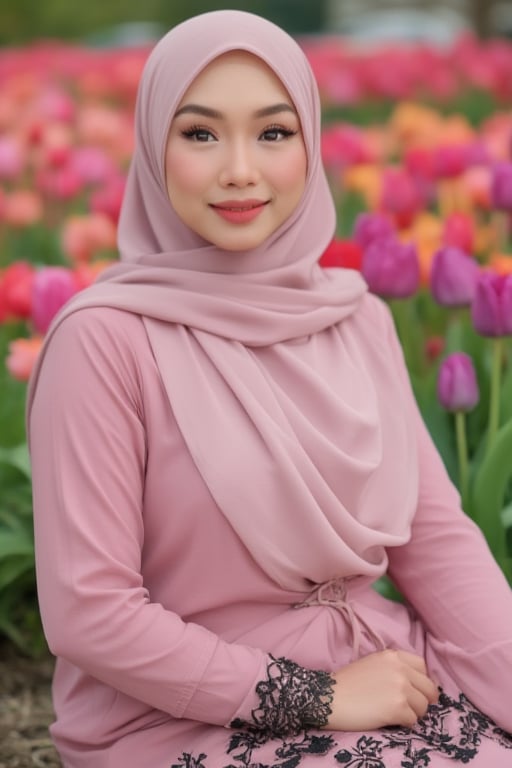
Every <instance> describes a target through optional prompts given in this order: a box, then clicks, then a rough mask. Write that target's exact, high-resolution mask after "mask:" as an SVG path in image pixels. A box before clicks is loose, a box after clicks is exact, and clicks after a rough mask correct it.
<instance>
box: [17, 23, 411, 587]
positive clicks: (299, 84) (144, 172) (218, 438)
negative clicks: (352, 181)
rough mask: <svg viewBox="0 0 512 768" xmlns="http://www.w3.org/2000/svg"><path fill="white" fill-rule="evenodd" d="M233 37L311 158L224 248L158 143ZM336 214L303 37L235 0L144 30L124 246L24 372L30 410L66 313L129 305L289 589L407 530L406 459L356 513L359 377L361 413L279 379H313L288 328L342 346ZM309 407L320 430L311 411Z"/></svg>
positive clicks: (370, 462)
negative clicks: (293, 184)
mask: <svg viewBox="0 0 512 768" xmlns="http://www.w3.org/2000/svg"><path fill="white" fill-rule="evenodd" d="M239 49H241V50H245V51H248V52H251V53H253V54H255V55H256V56H258V57H260V58H261V59H262V60H263V61H265V62H266V63H267V64H268V65H269V66H270V67H271V69H272V70H273V71H274V72H275V73H276V74H277V76H278V77H279V78H280V79H281V81H282V82H283V84H284V86H285V87H286V88H287V90H288V92H289V94H290V97H291V98H292V100H293V102H294V104H295V106H296V108H297V110H298V114H299V117H300V120H301V125H302V129H303V135H304V141H305V145H306V150H307V156H308V176H307V183H306V189H305V192H304V194H303V197H302V200H301V201H300V203H299V205H298V207H297V209H296V210H295V212H294V213H293V214H292V215H291V216H290V218H289V219H288V220H287V221H286V222H284V223H283V224H282V225H281V227H280V228H279V229H278V230H277V231H276V232H274V233H273V235H272V236H271V237H270V238H269V239H268V240H267V241H266V242H264V243H263V244H262V245H261V246H259V247H257V248H255V249H254V250H251V251H247V252H240V253H233V252H224V251H222V250H220V249H219V248H217V247H216V246H213V245H211V244H210V243H208V242H206V241H204V240H202V239H201V238H200V237H199V236H198V235H196V234H195V233H194V232H192V231H191V230H189V229H188V228H187V227H186V225H185V224H184V223H183V222H182V221H181V220H180V219H179V218H178V217H177V215H176V214H175V213H174V211H173V209H172V208H171V205H170V202H169V200H168V197H167V192H166V185H165V179H164V151H165V144H166V137H167V133H168V129H169V125H170V122H171V120H172V117H173V114H174V111H175V110H176V107H177V105H178V103H179V102H180V100H181V98H182V96H183V94H184V92H185V90H186V89H187V88H188V86H189V85H190V83H191V82H192V81H193V80H194V78H195V77H196V75H197V74H198V73H199V72H200V71H201V70H202V69H203V68H204V67H205V66H206V65H207V64H208V63H209V62H210V61H212V60H213V59H215V58H216V57H217V56H219V55H220V54H222V53H225V52H227V51H230V50H239ZM334 227H335V210H334V205H333V201H332V197H331V194H330V191H329V188H328V185H327V181H326V177H325V174H324V170H323V167H322V164H321V156H320V106H319V96H318V91H317V87H316V83H315V81H314V77H313V75H312V72H311V70H310V67H309V65H308V63H307V60H306V58H305V56H304V54H303V52H302V51H301V49H300V48H299V46H298V45H297V44H296V43H295V42H294V41H293V40H292V39H291V38H290V37H289V36H288V35H287V34H286V33H285V32H283V31H282V30H281V29H280V28H279V27H277V26H275V25H274V24H272V23H270V22H268V21H266V20H264V19H262V18H260V17H258V16H255V15H253V14H250V13H245V12H242V11H215V12H212V13H206V14H203V15H201V16H197V17H195V18H192V19H190V20H189V21H186V22H184V23H183V24H180V25H179V26H177V27H175V28H174V29H173V30H171V31H170V32H169V33H168V34H167V35H166V36H165V37H164V38H163V39H162V40H161V41H160V42H159V43H158V44H157V45H156V47H155V48H154V50H153V52H152V53H151V55H150V57H149V59H148V61H147V63H146V66H145V70H144V72H143V76H142V80H141V84H140V88H139V94H138V101H137V107H136V150H135V153H134V157H133V160H132V164H131V168H130V172H129V176H128V181H127V189H126V194H125V198H124V203H123V208H122V212H121V218H120V225H119V250H120V255H121V261H120V263H119V264H116V265H115V266H114V267H112V268H111V269H109V270H107V271H106V272H105V273H103V274H102V275H101V277H100V279H99V280H98V282H97V283H96V284H95V285H93V286H91V288H90V289H87V290H86V291H83V292H81V293H80V294H79V295H78V296H76V297H75V298H74V299H73V300H72V301H71V302H70V303H69V304H68V305H67V306H66V307H65V308H64V310H63V311H62V312H61V313H60V315H59V316H58V317H57V318H56V319H55V321H54V323H53V325H52V327H51V329H50V331H49V333H48V335H47V339H46V342H45V347H44V348H43V354H42V355H41V356H40V359H39V362H38V366H37V368H36V370H35V371H34V374H33V376H32V379H31V383H30V389H29V405H28V407H29V412H30V407H31V403H32V401H33V397H34V393H35V390H36V387H37V381H38V377H39V372H40V370H41V364H42V361H43V359H44V350H45V349H46V348H47V346H48V344H49V343H50V341H51V337H52V335H53V333H54V332H55V330H56V328H57V327H58V326H59V324H60V323H62V322H63V321H64V320H65V318H66V317H67V316H69V315H70V314H71V313H73V312H77V311H79V310H83V309H86V308H87V307H93V306H110V307H115V308H119V309H123V310H127V311H130V312H133V313H137V314H139V315H141V316H142V318H143V322H144V324H145V327H146V330H147V335H148V338H149V342H150V344H151V347H152V350H153V354H154V357H155V359H156V361H157V364H158V367H159V370H160V374H161V377H162V381H163V383H164V386H165V388H166V391H167V394H168V397H169V402H170V407H171V408H172V409H173V413H174V415H175V417H176V420H177V423H178V426H179V428H180V431H181V433H182V435H183V437H184V439H185V442H186V444H187V446H188V449H189V451H190V453H191V455H192V457H193V459H194V461H195V463H196V465H197V468H198V470H199V472H200V473H201V475H202V477H203V479H204V481H205V482H206V484H207V486H208V488H209V490H210V492H211V494H212V496H213V497H214V499H215V500H216V502H217V504H218V506H219V508H220V509H221V511H222V513H223V514H224V515H225V517H226V518H227V519H228V520H229V522H230V524H231V525H232V527H233V528H234V529H235V531H236V532H237V533H238V535H239V536H240V538H241V539H242V541H243V542H244V544H245V546H246V547H247V549H248V550H249V552H250V553H251V554H252V556H253V557H254V559H255V560H256V561H257V562H258V563H259V564H260V565H261V567H262V568H263V569H264V570H265V571H266V572H267V574H268V575H269V576H270V577H271V578H273V579H275V580H276V581H277V582H278V583H279V584H281V585H282V586H284V587H286V588H288V589H294V590H309V589H310V588H311V584H312V583H313V584H319V583H322V582H325V581H328V580H329V579H332V578H334V577H339V576H347V575H354V574H366V575H369V576H375V577H376V576H378V575H380V573H382V571H383V569H384V567H385V561H386V556H385V550H384V547H385V546H387V545H392V544H397V543H400V542H402V541H404V540H405V538H406V536H407V529H408V523H409V520H410V517H411V505H410V504H409V503H404V495H406V494H404V490H403V488H400V479H401V478H402V477H403V473H404V471H407V469H406V467H405V464H404V466H403V467H401V468H400V469H399V474H400V477H398V476H397V477H396V478H391V482H394V481H395V480H396V482H397V490H396V491H395V495H396V498H395V497H393V498H390V501H389V509H390V510H391V516H388V518H387V519H385V520H384V521H382V520H380V521H379V523H378V525H377V526H372V525H370V524H369V521H370V520H372V516H373V515H374V512H373V511H371V510H373V509H374V508H375V505H376V504H377V505H380V503H381V498H382V491H383V485H382V483H385V484H386V486H389V482H388V481H386V477H385V474H386V472H387V471H389V467H390V465H386V466H380V463H381V462H380V459H379V456H380V451H381V442H382V440H381V427H380V424H379V418H380V416H379V413H378V412H377V408H376V405H375V403H374V402H373V401H372V398H373V400H375V396H374V395H372V394H371V392H373V389H372V387H373V385H372V384H371V382H368V381H366V379H365V380H364V381H363V382H362V383H361V385H359V384H357V385H356V388H357V389H358V391H360V392H361V393H362V394H361V395H360V396H359V395H358V397H362V398H363V401H362V402H361V403H360V412H359V413H357V412H356V410H357V409H354V407H353V404H352V403H347V402H345V400H344V395H343V391H342V387H341V386H340V391H339V392H335V391H333V390H332V389H329V390H327V388H326V389H325V391H323V390H322V393H321V398H322V402H321V403H320V402H319V403H318V407H316V406H315V407H314V408H312V409H311V411H308V412H307V413H310V416H308V415H307V413H306V411H305V409H301V408H300V407H298V403H297V402H294V401H293V399H291V398H289V397H288V396H287V391H286V390H287V386H286V382H287V381H289V382H290V385H292V384H293V391H295V392H298V393H301V394H302V395H304V397H307V396H308V393H310V392H311V391H312V387H313V384H312V381H311V373H310V372H308V371H306V370H305V369H304V370H303V369H302V368H301V366H300V365H299V367H297V365H296V364H295V363H292V362H291V357H290V351H289V345H288V344H286V342H290V341H291V342H293V341H298V340H301V339H304V338H307V337H312V336H313V335H315V334H320V336H322V333H323V332H326V333H328V334H330V336H329V338H330V339H331V341H330V342H329V343H330V344H333V343H334V347H333V348H329V352H328V353H327V352H326V351H325V350H324V351H323V352H322V355H323V358H324V360H323V361H322V362H323V363H325V364H326V365H328V364H329V362H330V361H329V359H328V358H329V356H330V355H332V354H333V352H334V356H336V354H337V352H336V349H338V348H339V354H340V358H339V359H340V360H341V359H342V354H343V353H344V352H343V342H342V340H341V339H340V338H339V334H338V332H337V330H336V329H337V327H338V325H339V324H340V323H341V322H342V321H344V320H345V319H347V318H350V317H351V316H352V315H353V313H354V312H355V310H356V309H357V308H358V306H359V304H360V301H361V299H362V297H363V295H364V294H365V292H366V286H365V284H364V281H363V280H362V278H361V277H360V275H359V274H358V273H356V272H353V271H350V270H334V269H333V270H329V271H328V272H327V271H324V270H322V269H321V268H320V267H319V266H318V259H319V257H320V255H321V254H322V252H323V251H324V249H325V248H326V246H327V244H328V243H329V242H330V240H331V239H332V236H333V232H334ZM333 333H334V337H333V336H332V334H333ZM332 338H334V339H335V341H334V342H333V341H332ZM336 345H338V346H336ZM321 349H324V347H323V346H321ZM356 357H357V354H356ZM265 361H267V363H268V365H267V363H266V362H265ZM338 364H339V363H338ZM350 365H354V364H353V363H350ZM347 375H349V372H348V370H347ZM355 375H357V366H356V367H355V368H354V376H355ZM363 379H364V377H363ZM283 382H284V385H283ZM340 385H341V377H340ZM314 386H315V387H316V388H317V389H318V387H319V386H320V387H321V385H320V384H318V383H317V382H315V385H314ZM351 386H352V388H353V385H351ZM370 390H371V391H370ZM367 391H368V393H370V394H368V398H367V400H368V402H367V403H366V401H365V400H364V398H365V397H366V394H365V393H366V392H367ZM317 395H319V393H318V392H317ZM398 407H399V404H398ZM315 408H316V411H317V412H318V413H320V412H321V413H322V414H324V415H322V419H323V421H322V422H321V424H322V425H325V429H326V430H331V431H332V430H334V431H333V434H332V435H330V434H326V433H325V432H324V431H323V430H324V427H323V426H320V425H319V423H318V420H317V419H316V418H315V415H316V414H315ZM393 430H394V439H395V446H394V450H397V451H399V452H400V451H401V448H403V453H404V461H405V458H406V457H407V456H408V455H409V456H410V452H411V445H410V441H409V440H408V438H407V436H406V435H405V434H404V436H403V439H402V438H401V437H400V429H398V430H395V429H394V427H393ZM401 439H402V443H401V442H400V441H401ZM402 444H403V445H402ZM395 464H396V462H395ZM333 468H335V469H336V471H334V472H333ZM347 479H348V482H347ZM388 480H389V478H388ZM379 483H381V484H380V485H379ZM412 486H414V482H412ZM369 487H371V489H372V490H371V493H370V492H369V491H368V488H369ZM413 490H414V488H413ZM412 496H414V493H413V494H412ZM379 497H380V498H379ZM365 504H366V507H365V506H364V505H365ZM387 506H388V505H385V507H386V509H387ZM397 507H399V508H401V509H402V510H403V512H401V513H400V512H399V513H396V509H397ZM369 509H370V512H368V510H369Z"/></svg>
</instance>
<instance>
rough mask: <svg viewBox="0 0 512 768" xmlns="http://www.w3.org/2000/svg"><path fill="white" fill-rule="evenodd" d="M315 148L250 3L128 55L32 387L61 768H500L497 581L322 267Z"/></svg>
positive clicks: (392, 376) (366, 330)
mask: <svg viewBox="0 0 512 768" xmlns="http://www.w3.org/2000/svg"><path fill="white" fill-rule="evenodd" d="M319 145H320V116H319V100H318V93H317V90H316V86H315V83H314V80H313V77H312V74H311V71H310V69H309V67H308V65H307V62H306V60H305V57H304V56H303V54H302V52H301V51H300V49H299V48H298V46H297V45H296V44H295V43H294V42H293V41H292V40H291V39H290V38H289V37H288V36H287V35H286V34H285V33H284V32H283V31H282V30H280V29H279V28H277V27H275V26H274V25H272V24H270V23H269V22H267V21H265V20H263V19H261V18H259V17H256V16H253V15H251V14H246V13H242V12H234V11H219V12H214V13H210V14H205V15H203V16H200V17H196V18H194V19H191V20H189V21H188V22H186V23H184V24H182V25H180V26H178V27H176V28H175V29H174V30H172V31H171V32H170V33H169V34H168V35H167V36H166V37H164V38H163V39H162V40H161V41H160V43H159V44H158V45H157V46H156V48H155V49H154V51H153V53H152V54H151V56H150V58H149V60H148V62H147V65H146V68H145V71H144V74H143V77H142V81H141V85H140V90H139V97H138V102H137V109H136V149H135V154H134V157H133V162H132V166H131V169H130V173H129V178H128V184H127V190H126V195H125V199H124V205H123V210H122V215H121V221H120V227H119V249H120V256H121V262H120V264H119V265H116V266H115V267H113V268H111V269H110V270H109V271H108V272H107V273H105V274H104V275H103V276H102V278H101V279H100V281H99V282H98V283H97V284H96V285H95V286H93V287H92V288H91V289H90V290H87V291H85V292H83V293H81V294H80V295H79V296H78V297H76V298H75V299H74V300H73V301H72V302H71V303H70V304H68V306H67V307H66V308H65V309H64V311H63V312H62V313H61V315H60V316H59V318H58V319H57V320H56V322H55V323H54V325H53V327H52V329H51V332H50V333H49V334H48V338H47V341H46V345H45V350H44V355H43V356H42V357H41V359H40V363H39V367H38V369H37V371H36V372H35V373H34V375H33V378H32V382H31V390H30V393H29V395H30V397H29V424H30V444H31V454H32V461H33V475H34V508H35V530H36V548H37V571H38V584H39V593H40V604H41V613H42V617H43V622H44V627H45V631H46V634H47V638H48V642H49V645H50V648H51V649H52V651H53V652H54V653H55V655H56V656H57V665H56V671H55V680H54V701H55V708H56V713H57V720H56V723H55V724H54V725H53V726H52V735H53V738H54V740H55V743H56V744H57V747H58V749H59V752H60V754H61V756H62V759H63V762H64V765H65V766H67V767H68V768H81V767H82V766H94V767H95V768H103V767H106V766H109V767H111V768H112V767H115V768H117V766H139V765H140V766H142V765H144V766H151V768H160V767H161V768H170V766H172V768H184V767H185V766H187V767H188V768H191V767H192V766H194V767H195V768H220V766H230V767H231V766H234V767H235V768H240V767H241V766H283V767H284V766H286V767H287V768H291V767H292V766H298V765H301V766H306V767H307V766H315V765H326V766H327V765H332V766H334V765H338V764H343V765H347V766H359V767H362V766H364V767H365V768H382V767H385V768H389V767H390V766H404V768H412V767H413V766H414V767H415V768H416V767H418V766H427V765H428V766H444V765H448V764H449V765H453V764H461V765H462V764H467V763H473V764H476V765H481V766H489V765H492V766H493V767H495V768H496V767H499V766H505V765H510V762H511V760H512V737H511V736H510V734H509V733H507V731H512V715H511V714H510V706H509V704H510V700H511V697H512V674H511V662H512V610H511V608H512V599H511V593H510V589H509V587H508V585H507V583H506V582H505V580H504V578H503V576H502V574H501V571H500V570H499V569H498V567H497V566H496V564H495V562H494V561H493V559H492V557H491V555H490V553H489V551H488V549H487V547H486V545H485V543H484V541H483V539H482V536H481V534H480V532H479V531H478V530H477V529H476V528H475V526H474V525H473V524H472V523H471V521H470V520H469V519H468V518H467V517H466V516H465V515H464V514H463V513H462V512H461V510H460V507H459V499H458V496H457V494H456V492H455V490H454V488H453V487H452V485H451V484H450V482H449V480H448V478H447V476H446V473H445V471H444V468H443V465H442V463H441V461H440V459H439V457H438V455H437V453H436V451H435V449H434V447H433V445H432V442H431V441H430V438H429V436H428V433H427V431H426V429H425V427H424V426H423V424H422V422H421V419H420V417H419V415H418V412H417V408H416V405H415V403H414V399H413V396H412V393H411V390H410V387H409V383H408V379H407V373H406V370H405V367H404V363H403V359H402V356H401V351H400V348H399V345H398V342H397V340H396V336H395V333H394V330H393V327H392V323H391V321H390V318H389V313H388V311H387V309H386V307H385V305H384V304H382V303H381V302H380V301H379V300H378V299H376V298H375V297H372V296H370V295H369V294H368V293H367V292H366V288H365V285H364V282H363V281H362V279H361V277H360V276H359V275H358V274H356V273H355V272H352V271H349V270H330V271H328V272H326V271H324V270H322V269H321V268H320V267H319V266H318V259H319V257H320V255H321V254H322V252H323V250H324V249H325V247H326V246H327V244H328V243H329V241H330V240H331V238H332V235H333V232H334V227H335V213H334V207H333V202H332V199H331V195H330V193H329V189H328V186H327V183H326V178H325V175H324V172H323V169H322V166H321V160H320V146H319ZM386 571H388V572H389V574H390V576H391V577H392V578H393V580H394V581H395V583H396V584H397V586H398V588H399V589H400V590H401V591H402V592H403V594H404V596H405V599H406V601H407V603H406V604H404V605H401V604H397V603H391V602H389V601H387V600H385V599H384V598H382V597H381V596H380V595H378V594H377V592H376V591H375V590H374V589H373V587H372V584H373V583H374V582H375V580H376V579H377V578H378V577H380V576H382V575H383V574H384V573H385V572H386Z"/></svg>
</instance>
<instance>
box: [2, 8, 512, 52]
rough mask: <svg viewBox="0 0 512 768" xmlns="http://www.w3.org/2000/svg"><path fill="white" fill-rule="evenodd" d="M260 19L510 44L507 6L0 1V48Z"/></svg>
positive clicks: (303, 27)
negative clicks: (464, 34)
mask: <svg viewBox="0 0 512 768" xmlns="http://www.w3.org/2000/svg"><path fill="white" fill-rule="evenodd" d="M225 7H229V8H238V9H242V10H248V11H252V12H254V13H259V14H261V15H263V16H265V17H267V18H269V19H271V20H273V21H275V22H276V23H277V24H279V25H281V26H283V27H284V28H285V29H287V30H288V31H289V32H290V33H295V34H300V35H310V34H311V35H316V34H320V33H325V32H327V31H328V32H329V33H333V32H334V33H336V32H340V33H343V34H346V35H348V36H350V37H352V38H354V39H356V40H358V41H361V42H362V43H365V42H366V43H367V42H371V41H372V40H375V39H387V40H390V39H402V40H403V39H406V40H411V41H415V40H421V39H428V40H431V41H432V42H438V43H441V44H442V43H444V42H448V41H449V40H450V39H451V38H453V37H454V36H456V35H457V34H459V33H460V32H461V31H462V30H466V29H469V30H472V31H474V32H475V33H476V34H477V35H478V36H479V37H489V36H500V37H509V38H510V37H512V0H416V1H414V0H230V2H226V0H145V2H144V3H141V2H140V1H139V0H122V2H119V3H115V4H114V3H112V4H110V3H105V2H104V0H89V2H87V3H80V4H78V3H71V2H69V0H44V2H34V0H0V45H3V46H5V45H17V44H22V43H27V42H30V41H32V40H36V39H41V38H44V39H52V38H57V39H65V40H73V41H76V42H77V41H80V42H84V43H87V44H94V45H112V44H115V45H128V44H133V43H137V42H143V41H144V40H147V39H148V38H149V39H151V38H153V37H155V36H158V35H159V34H160V33H161V32H163V31H165V30H166V29H168V28H169V27H171V26H173V25H174V24H176V23H178V22H180V21H183V20H184V19H186V18H188V17H189V16H192V15H194V14H197V13H202V12H204V11H208V10H215V9H219V8H225Z"/></svg>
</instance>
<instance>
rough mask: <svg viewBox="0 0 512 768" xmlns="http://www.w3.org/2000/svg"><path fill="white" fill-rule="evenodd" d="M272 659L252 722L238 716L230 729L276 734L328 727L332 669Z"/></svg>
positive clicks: (259, 690)
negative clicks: (250, 729)
mask: <svg viewBox="0 0 512 768" xmlns="http://www.w3.org/2000/svg"><path fill="white" fill-rule="evenodd" d="M270 658H271V659H272V661H271V662H270V664H269V665H268V667H267V679H266V680H262V681H261V682H259V683H258V685H257V686H256V693H257V694H258V696H259V698H260V703H259V706H258V708H257V709H253V710H252V712H251V716H252V722H250V723H247V722H245V721H243V720H240V719H238V718H237V719H236V720H234V721H233V722H232V723H231V728H241V727H243V726H246V725H250V726H252V727H254V726H256V727H257V728H259V729H261V730H262V731H264V732H265V733H266V734H268V735H269V736H270V737H273V736H287V735H289V734H298V733H300V731H302V730H304V729H305V728H323V727H324V726H326V725H327V722H328V720H329V715H330V714H331V704H332V700H333V696H334V694H333V687H334V685H335V684H336V681H335V680H334V678H333V677H332V676H331V675H330V674H329V672H324V671H322V670H312V669H305V668H304V667H301V666H300V665H299V664H296V663H295V662H294V661H290V660H289V659H285V658H279V659H275V658H274V657H273V656H271V657H270Z"/></svg>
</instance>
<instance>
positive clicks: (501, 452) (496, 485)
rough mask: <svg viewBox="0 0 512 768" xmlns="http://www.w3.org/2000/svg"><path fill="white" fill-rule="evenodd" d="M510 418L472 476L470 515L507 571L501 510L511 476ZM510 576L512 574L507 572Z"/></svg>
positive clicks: (511, 442)
mask: <svg viewBox="0 0 512 768" xmlns="http://www.w3.org/2000/svg"><path fill="white" fill-rule="evenodd" d="M511 456H512V421H509V422H507V423H506V424H505V425H504V426H503V427H501V429H499V430H498V432H497V434H496V438H495V440H494V441H493V443H492V445H491V446H490V448H489V450H488V451H487V453H486V454H485V456H484V458H483V459H482V462H481V464H480V466H479V467H478V470H477V471H476V473H475V475H474V479H473V488H472V496H471V516H472V517H473V519H474V520H475V522H476V523H477V524H478V525H479V526H480V528H481V529H482V531H483V533H484V535H485V537H486V539H487V542H488V544H489V546H490V548H491V550H492V552H493V554H494V556H495V557H496V559H497V561H498V562H499V563H500V565H501V566H502V567H503V568H504V570H506V571H507V570H508V568H509V566H508V557H507V549H506V537H505V528H504V525H503V519H502V512H503V509H504V507H505V506H506V504H505V497H506V491H507V486H508V484H509V482H510V480H511V478H512V461H511V458H510V457H511ZM507 575H508V576H509V577H510V576H512V574H510V572H509V573H507Z"/></svg>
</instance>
